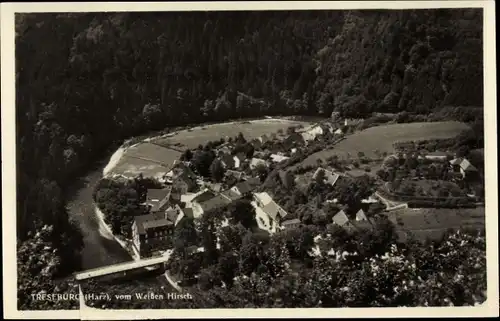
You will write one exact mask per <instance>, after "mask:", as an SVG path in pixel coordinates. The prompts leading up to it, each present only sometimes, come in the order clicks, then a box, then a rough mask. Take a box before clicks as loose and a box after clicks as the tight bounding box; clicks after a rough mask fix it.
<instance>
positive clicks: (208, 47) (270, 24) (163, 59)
mask: <svg viewBox="0 0 500 321" xmlns="http://www.w3.org/2000/svg"><path fill="white" fill-rule="evenodd" d="M15 50H16V117H17V119H16V123H17V126H16V130H17V161H18V164H17V166H18V174H17V205H18V206H17V207H18V210H17V235H18V240H19V248H20V250H21V249H23V250H26V249H29V248H31V246H30V244H31V243H32V242H35V241H36V237H39V234H38V236H37V235H36V232H37V231H40V230H41V229H42V228H43V227H44V226H51V228H49V229H47V228H45V230H44V231H45V232H44V234H43V235H44V242H48V243H49V244H51V246H53V247H54V248H55V249H56V250H54V252H52V254H50V255H52V256H55V258H49V259H47V261H45V263H47V262H48V261H51V262H52V261H54V262H58V264H56V265H57V266H60V267H63V266H64V269H56V270H57V271H56V272H57V273H55V272H54V273H52V272H51V275H52V274H54V275H57V274H58V273H60V274H64V273H68V272H70V271H72V270H74V269H76V268H77V267H78V261H79V260H78V255H79V249H81V248H82V246H83V245H82V238H81V235H80V233H79V232H78V227H77V226H75V224H73V223H72V222H71V221H70V220H69V218H68V215H67V212H66V208H65V203H66V201H65V200H66V195H65V194H66V193H67V191H68V187H69V186H70V184H71V183H72V180H73V179H74V178H75V177H77V176H78V175H80V174H82V173H83V172H84V171H86V170H87V169H88V167H89V166H90V165H91V163H92V162H93V161H95V160H96V159H98V158H100V157H102V155H103V153H104V152H105V151H106V150H107V149H108V148H109V147H110V146H113V145H115V144H119V143H120V142H121V141H122V140H123V139H125V138H127V137H131V136H133V135H138V134H141V133H144V132H146V131H148V130H155V129H161V128H165V127H168V126H176V125H185V124H190V123H199V122H204V121H217V120H223V119H228V118H237V117H257V116H263V115H297V114H300V115H323V116H329V115H330V114H331V112H332V111H338V112H340V113H341V114H342V115H343V116H346V117H360V118H364V117H369V116H370V115H371V114H372V113H373V112H398V111H403V110H404V111H408V112H410V113H416V114H422V115H428V114H430V113H431V112H437V111H439V110H441V109H443V108H448V109H449V108H450V107H458V106H461V107H462V108H465V109H471V108H474V109H476V108H478V109H481V108H482V106H483V75H482V70H483V67H482V57H483V54H482V11H481V10H480V9H456V10H455V9H453V10H450V9H446V10H405V11H385V10H372V11H280V12H189V13H178V12H175V13H173V12H172V13H166V12H154V13H152V12H150V13H148V12H146V13H130V12H126V13H67V14H54V13H36V14H33V13H29V14H17V15H16V47H15ZM453 117H460V115H456V116H453V114H452V113H451V114H450V118H453ZM26 251H28V250H26ZM28 252H29V251H28ZM48 255H49V254H48ZM23 257H25V258H26V260H28V258H29V255H27V256H23ZM20 260H21V259H20ZM40 260H41V259H40ZM45 263H43V262H41V263H40V262H38V263H37V267H36V268H34V269H26V271H24V272H23V273H28V276H27V278H29V277H33V276H34V275H37V277H39V276H38V273H39V271H40V270H41V269H42V268H43V265H44V264H45ZM18 264H19V265H20V266H21V265H25V264H28V262H27V261H22V262H21V261H20V262H19V263H18ZM20 282H23V277H20ZM33 286H35V285H33Z"/></svg>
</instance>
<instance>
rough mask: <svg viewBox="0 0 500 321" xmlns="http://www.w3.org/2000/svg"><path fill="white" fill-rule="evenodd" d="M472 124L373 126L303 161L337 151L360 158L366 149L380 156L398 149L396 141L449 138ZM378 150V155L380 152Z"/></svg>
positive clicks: (313, 160)
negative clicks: (394, 145)
mask: <svg viewBox="0 0 500 321" xmlns="http://www.w3.org/2000/svg"><path fill="white" fill-rule="evenodd" d="M468 128H469V127H468V126H467V125H466V124H464V123H461V122H456V121H444V122H425V123H424V122H419V123H407V124H390V125H381V126H376V127H371V128H368V129H365V130H362V131H359V132H355V133H354V134H351V135H348V136H347V138H346V139H344V140H342V141H340V142H339V143H338V144H336V145H335V147H333V148H330V149H325V150H322V151H319V152H317V153H314V154H312V155H309V157H307V158H306V159H305V160H304V161H302V163H301V164H302V165H303V166H306V165H314V164H316V161H317V159H323V161H324V160H326V159H327V158H328V157H330V156H333V155H337V156H338V157H339V159H356V158H359V157H358V153H359V152H362V153H363V154H364V155H365V156H366V157H369V158H379V157H380V154H382V153H384V152H386V153H388V154H391V153H393V152H394V147H393V144H394V143H396V142H404V141H411V140H429V139H446V138H452V137H455V136H456V135H458V134H459V133H460V132H462V131H463V130H466V129H468ZM377 154H378V155H377Z"/></svg>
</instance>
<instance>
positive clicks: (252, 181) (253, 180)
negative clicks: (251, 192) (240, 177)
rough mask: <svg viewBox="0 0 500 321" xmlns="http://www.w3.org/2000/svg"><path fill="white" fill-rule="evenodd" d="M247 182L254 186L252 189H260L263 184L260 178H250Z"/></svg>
mask: <svg viewBox="0 0 500 321" xmlns="http://www.w3.org/2000/svg"><path fill="white" fill-rule="evenodd" d="M245 182H247V183H248V184H250V186H252V188H255V187H258V186H260V185H261V184H262V182H261V181H260V178H258V177H249V178H247V179H246V180H245Z"/></svg>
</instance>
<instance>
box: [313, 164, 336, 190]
mask: <svg viewBox="0 0 500 321" xmlns="http://www.w3.org/2000/svg"><path fill="white" fill-rule="evenodd" d="M321 171H323V172H324V173H325V177H324V182H325V183H326V184H330V185H332V186H333V185H335V183H337V180H338V179H339V177H340V175H339V174H337V173H334V172H331V171H329V170H327V169H324V168H321V167H320V168H318V169H317V170H316V171H315V172H314V174H313V176H312V179H313V180H316V178H317V177H318V175H319V174H320V172H321Z"/></svg>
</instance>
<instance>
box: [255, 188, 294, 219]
mask: <svg viewBox="0 0 500 321" xmlns="http://www.w3.org/2000/svg"><path fill="white" fill-rule="evenodd" d="M253 195H254V201H255V203H256V205H257V206H258V207H259V208H260V209H261V210H262V211H263V212H264V213H265V214H266V215H267V216H268V218H269V221H270V222H271V223H276V224H277V225H281V222H282V220H283V219H284V218H285V217H286V216H287V215H288V213H287V212H286V211H285V210H284V209H283V208H281V206H279V205H278V204H277V203H276V202H275V201H274V200H273V199H272V197H271V196H270V195H269V194H268V193H266V192H263V193H254V194H253Z"/></svg>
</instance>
